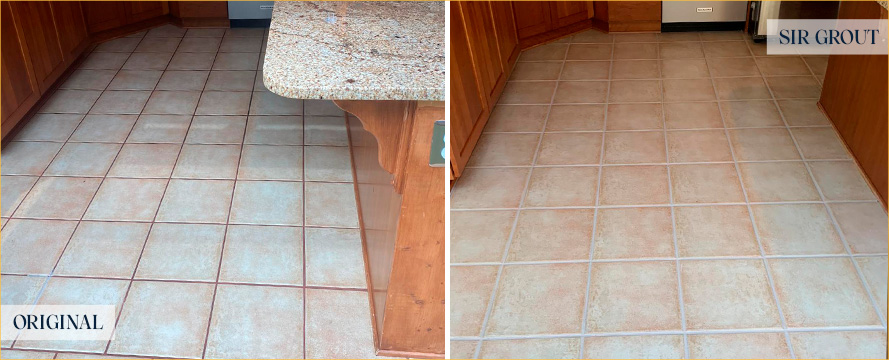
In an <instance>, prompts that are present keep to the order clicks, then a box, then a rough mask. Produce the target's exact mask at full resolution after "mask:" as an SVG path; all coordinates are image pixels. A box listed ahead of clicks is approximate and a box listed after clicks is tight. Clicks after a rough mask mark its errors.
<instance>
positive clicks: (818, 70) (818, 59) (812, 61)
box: [803, 55, 828, 75]
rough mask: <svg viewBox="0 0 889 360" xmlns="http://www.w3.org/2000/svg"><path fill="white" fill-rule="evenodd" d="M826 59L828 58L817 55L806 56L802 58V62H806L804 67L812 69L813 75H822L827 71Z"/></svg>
mask: <svg viewBox="0 0 889 360" xmlns="http://www.w3.org/2000/svg"><path fill="white" fill-rule="evenodd" d="M827 59H828V56H817V55H808V56H803V61H805V62H806V65H808V66H809V68H810V69H812V73H814V74H815V75H824V73H825V72H826V71H827Z"/></svg>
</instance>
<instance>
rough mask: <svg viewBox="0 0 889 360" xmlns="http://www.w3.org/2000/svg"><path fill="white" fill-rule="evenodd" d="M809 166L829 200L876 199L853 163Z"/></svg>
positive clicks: (833, 162)
mask: <svg viewBox="0 0 889 360" xmlns="http://www.w3.org/2000/svg"><path fill="white" fill-rule="evenodd" d="M809 166H810V167H811V169H812V175H813V176H814V177H815V181H816V182H818V186H819V187H820V188H821V193H823V194H824V198H825V199H827V200H875V199H876V196H874V193H873V191H871V189H870V186H868V184H867V180H865V179H864V177H863V176H862V175H861V170H860V169H859V168H858V166H857V165H855V163H854V162H852V161H816V162H812V163H809Z"/></svg>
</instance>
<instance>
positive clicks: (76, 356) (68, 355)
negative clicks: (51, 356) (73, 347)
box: [56, 353, 132, 359]
mask: <svg viewBox="0 0 889 360" xmlns="http://www.w3.org/2000/svg"><path fill="white" fill-rule="evenodd" d="M131 358H132V356H130V357H127V356H114V355H93V354H81V353H58V355H56V359H131Z"/></svg>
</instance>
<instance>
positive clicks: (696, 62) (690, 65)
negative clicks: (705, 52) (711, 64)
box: [660, 59, 710, 79]
mask: <svg viewBox="0 0 889 360" xmlns="http://www.w3.org/2000/svg"><path fill="white" fill-rule="evenodd" d="M660 65H661V76H662V77H663V78H664V79H690V78H709V77H710V70H709V69H708V67H707V62H706V61H705V60H704V59H665V60H661V61H660Z"/></svg>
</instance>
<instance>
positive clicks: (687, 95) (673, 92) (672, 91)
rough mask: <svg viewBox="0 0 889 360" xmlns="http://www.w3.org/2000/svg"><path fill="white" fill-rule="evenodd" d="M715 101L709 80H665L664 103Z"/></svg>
mask: <svg viewBox="0 0 889 360" xmlns="http://www.w3.org/2000/svg"><path fill="white" fill-rule="evenodd" d="M706 100H716V95H715V94H714V92H713V83H712V82H711V81H710V79H666V80H664V101H706Z"/></svg>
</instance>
